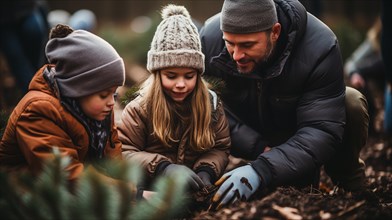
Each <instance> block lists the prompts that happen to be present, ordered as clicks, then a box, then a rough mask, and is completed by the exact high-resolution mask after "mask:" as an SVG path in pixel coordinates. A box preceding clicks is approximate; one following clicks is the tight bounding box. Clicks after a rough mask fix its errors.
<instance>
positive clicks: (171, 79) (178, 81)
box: [159, 67, 197, 102]
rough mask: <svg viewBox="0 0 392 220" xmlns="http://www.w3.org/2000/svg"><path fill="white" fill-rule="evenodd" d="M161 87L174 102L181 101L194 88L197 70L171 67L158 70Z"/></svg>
mask: <svg viewBox="0 0 392 220" xmlns="http://www.w3.org/2000/svg"><path fill="white" fill-rule="evenodd" d="M159 74H161V79H162V88H163V91H164V92H165V93H166V95H168V96H170V97H171V98H172V99H173V100H174V101H175V102H182V101H184V99H185V98H186V97H188V95H189V94H190V93H192V91H193V89H194V88H195V85H196V81H197V71H196V70H195V69H193V68H185V67H173V68H167V69H163V70H161V71H160V73H159Z"/></svg>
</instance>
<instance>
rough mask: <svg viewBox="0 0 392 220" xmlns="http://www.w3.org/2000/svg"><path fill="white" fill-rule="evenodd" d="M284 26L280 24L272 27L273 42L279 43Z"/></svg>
mask: <svg viewBox="0 0 392 220" xmlns="http://www.w3.org/2000/svg"><path fill="white" fill-rule="evenodd" d="M281 28H282V26H281V25H280V23H275V24H274V26H272V36H271V37H272V40H273V41H277V40H278V38H279V36H280V30H281Z"/></svg>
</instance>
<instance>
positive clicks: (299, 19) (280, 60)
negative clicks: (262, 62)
mask: <svg viewBox="0 0 392 220" xmlns="http://www.w3.org/2000/svg"><path fill="white" fill-rule="evenodd" d="M275 4H276V8H277V12H278V20H279V23H280V24H281V25H282V30H281V34H280V37H279V40H278V47H279V46H280V45H283V48H282V50H281V52H280V55H278V56H277V58H275V59H274V60H273V61H272V62H273V64H272V65H271V67H270V68H268V69H267V70H266V73H265V78H267V79H268V78H273V77H276V76H279V75H280V74H281V72H282V70H283V67H284V66H285V64H286V61H287V58H288V57H289V56H290V54H291V53H292V51H293V50H295V47H294V45H298V44H297V42H298V41H300V40H301V39H302V37H303V35H304V33H305V31H306V23H307V12H306V9H305V7H304V6H303V5H302V4H301V3H300V2H299V1H297V0H286V1H282V0H275Z"/></svg>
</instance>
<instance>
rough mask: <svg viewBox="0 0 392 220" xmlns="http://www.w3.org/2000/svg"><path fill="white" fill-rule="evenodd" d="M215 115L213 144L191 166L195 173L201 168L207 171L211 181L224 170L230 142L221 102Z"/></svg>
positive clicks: (218, 176)
mask: <svg viewBox="0 0 392 220" xmlns="http://www.w3.org/2000/svg"><path fill="white" fill-rule="evenodd" d="M215 115H216V117H217V122H216V123H215V126H214V129H215V135H216V136H215V146H214V147H213V148H212V149H210V150H209V151H207V152H205V153H203V154H202V155H201V156H200V157H199V158H198V160H197V161H196V163H195V165H194V168H193V170H196V173H197V172H199V171H202V170H204V171H206V172H208V173H209V174H210V175H211V181H212V182H215V180H217V179H218V178H220V176H221V175H222V174H223V172H224V171H225V169H226V166H227V164H228V162H229V154H230V144H231V141H230V131H229V124H228V121H227V118H226V116H225V112H224V109H223V106H222V103H221V102H219V104H218V106H217V110H216V113H215ZM211 171H212V172H213V173H211Z"/></svg>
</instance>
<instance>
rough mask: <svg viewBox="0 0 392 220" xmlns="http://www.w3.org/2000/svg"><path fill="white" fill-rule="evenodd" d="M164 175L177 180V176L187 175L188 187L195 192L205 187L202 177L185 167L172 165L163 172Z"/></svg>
mask: <svg viewBox="0 0 392 220" xmlns="http://www.w3.org/2000/svg"><path fill="white" fill-rule="evenodd" d="M162 175H165V176H171V177H173V178H176V176H177V175H186V176H187V183H188V186H189V187H190V188H191V189H192V190H193V191H199V190H200V189H201V188H203V187H204V183H203V181H202V180H201V179H200V177H199V176H198V175H197V174H196V173H195V172H193V171H192V170H191V169H189V168H188V167H187V166H184V165H179V164H170V165H168V166H167V167H166V168H165V169H164V170H163V171H162Z"/></svg>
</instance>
